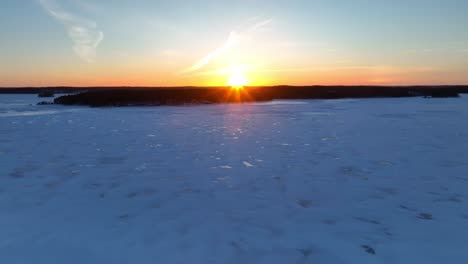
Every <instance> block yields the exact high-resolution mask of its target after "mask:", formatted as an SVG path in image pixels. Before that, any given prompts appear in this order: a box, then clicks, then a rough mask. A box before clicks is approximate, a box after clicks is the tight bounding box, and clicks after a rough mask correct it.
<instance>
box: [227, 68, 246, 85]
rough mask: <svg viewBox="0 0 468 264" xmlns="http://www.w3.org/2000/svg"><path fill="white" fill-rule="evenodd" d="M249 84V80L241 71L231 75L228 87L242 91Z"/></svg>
mask: <svg viewBox="0 0 468 264" xmlns="http://www.w3.org/2000/svg"><path fill="white" fill-rule="evenodd" d="M247 84H248V80H247V78H246V77H245V75H244V73H243V72H241V71H233V72H231V73H230V75H229V80H228V85H229V86H231V87H232V88H235V89H241V88H243V87H244V86H246V85H247Z"/></svg>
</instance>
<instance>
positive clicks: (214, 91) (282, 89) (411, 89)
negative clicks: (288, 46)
mask: <svg viewBox="0 0 468 264" xmlns="http://www.w3.org/2000/svg"><path fill="white" fill-rule="evenodd" d="M460 93H468V86H393V87H390V86H269V87H247V88H244V89H242V90H239V91H237V90H234V89H231V88H227V87H210V88H199V87H173V88H129V87H116V88H96V89H89V88H88V89H87V91H85V92H81V93H78V94H73V95H65V96H61V97H58V98H56V99H55V100H54V103H56V104H63V105H89V106H145V105H155V106H157V105H184V104H214V103H238V102H257V101H271V100H277V99H343V98H379V97H380V98H383V97H431V98H440V97H458V96H459V94H460Z"/></svg>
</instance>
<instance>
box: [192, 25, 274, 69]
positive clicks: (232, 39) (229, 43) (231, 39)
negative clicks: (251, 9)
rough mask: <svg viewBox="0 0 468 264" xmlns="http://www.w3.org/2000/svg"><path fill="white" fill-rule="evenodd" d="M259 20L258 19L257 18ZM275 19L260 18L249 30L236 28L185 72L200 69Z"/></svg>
mask: <svg viewBox="0 0 468 264" xmlns="http://www.w3.org/2000/svg"><path fill="white" fill-rule="evenodd" d="M255 20H258V19H255ZM272 21H273V20H272V19H266V20H260V21H257V22H256V23H254V24H253V25H250V27H249V28H248V29H247V30H235V31H232V32H231V33H230V34H229V36H228V38H227V40H226V41H225V42H224V43H223V44H222V45H221V46H220V47H218V48H217V49H215V50H213V51H212V52H210V53H209V54H208V55H206V56H205V57H203V58H202V59H200V60H199V61H197V62H196V63H195V64H193V65H192V66H191V67H189V68H188V69H186V70H185V71H183V73H191V72H195V71H198V70H200V69H201V68H203V67H204V66H205V65H207V64H208V63H210V62H211V61H212V60H214V59H216V58H217V57H219V56H221V55H223V54H224V53H226V52H228V51H229V50H230V49H232V48H233V47H235V46H236V45H238V44H239V43H240V42H241V40H242V38H243V37H245V36H247V35H249V34H251V33H253V32H255V31H256V30H259V29H261V28H264V27H266V26H267V25H269V24H270V23H271V22H272Z"/></svg>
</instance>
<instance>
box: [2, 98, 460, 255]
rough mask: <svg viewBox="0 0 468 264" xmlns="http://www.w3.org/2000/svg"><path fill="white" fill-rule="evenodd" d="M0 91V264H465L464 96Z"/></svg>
mask: <svg viewBox="0 0 468 264" xmlns="http://www.w3.org/2000/svg"><path fill="white" fill-rule="evenodd" d="M39 100H41V99H39V98H36V97H35V96H33V95H0V263H5V264H6V263H8V264H16V263H24V264H31V263H35V264H42V263H67V264H74V263H76V264H83V263H99V264H101V263H113V264H114V263H117V264H118V263H140V264H145V263H256V264H257V263H269V264H272V263H332V264H333V263H360V264H361V263H424V264H429V263H468V250H467V249H468V205H467V202H468V200H467V199H468V123H467V120H468V98H467V97H462V98H460V99H423V98H402V99H362V100H328V101H327V100H304V101H275V102H270V103H252V104H239V105H235V104H228V105H204V106H190V107H129V108H88V107H64V106H56V105H50V106H36V105H34V104H35V103H37V102H38V101H39Z"/></svg>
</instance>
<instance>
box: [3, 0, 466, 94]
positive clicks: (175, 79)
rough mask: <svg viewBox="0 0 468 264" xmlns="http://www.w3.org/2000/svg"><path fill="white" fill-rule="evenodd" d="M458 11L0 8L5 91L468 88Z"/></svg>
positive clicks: (315, 1)
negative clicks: (242, 85) (230, 83)
mask: <svg viewBox="0 0 468 264" xmlns="http://www.w3.org/2000/svg"><path fill="white" fill-rule="evenodd" d="M467 26H468V1H465V0H445V1H443V0H405V1H400V0H394V1H389V0H353V1H351V0H346V1H345V0H342V1H339V0H289V1H279V0H269V1H254V0H237V1H223V0H217V1H208V0H200V1H195V0H184V1H183V0H167V1H161V0H99V1H98V0H2V1H1V2H0V34H1V35H0V86H4V87H5V86H58V85H70V86H113V85H119V86H177V85H226V83H227V79H228V78H229V75H230V73H232V72H233V71H241V72H242V73H243V74H244V75H246V77H247V78H248V80H249V84H251V85H275V84H291V85H306V84H372V85H373V84H377V85H394V84H403V85H407V84H468V28H467Z"/></svg>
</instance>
